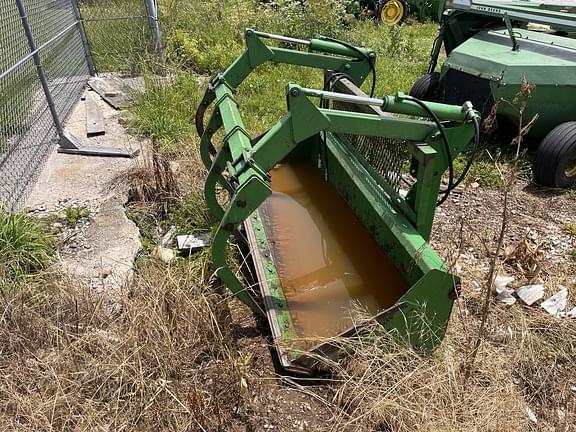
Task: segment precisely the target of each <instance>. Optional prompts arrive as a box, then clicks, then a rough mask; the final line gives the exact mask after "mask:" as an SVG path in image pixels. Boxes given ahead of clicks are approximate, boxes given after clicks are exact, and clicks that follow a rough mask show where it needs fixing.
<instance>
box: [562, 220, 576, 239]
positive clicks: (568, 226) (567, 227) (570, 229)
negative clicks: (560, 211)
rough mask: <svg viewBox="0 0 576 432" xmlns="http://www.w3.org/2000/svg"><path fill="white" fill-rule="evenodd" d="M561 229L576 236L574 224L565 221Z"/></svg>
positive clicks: (575, 225)
mask: <svg viewBox="0 0 576 432" xmlns="http://www.w3.org/2000/svg"><path fill="white" fill-rule="evenodd" d="M562 231H564V232H565V233H566V234H568V235H569V236H572V237H576V224H575V223H566V224H564V225H563V226H562Z"/></svg>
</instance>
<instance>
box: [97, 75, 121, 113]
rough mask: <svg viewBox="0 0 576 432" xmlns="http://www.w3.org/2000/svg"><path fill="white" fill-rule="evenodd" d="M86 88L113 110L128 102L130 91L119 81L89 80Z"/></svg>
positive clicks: (108, 79) (109, 79) (106, 79)
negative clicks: (96, 94) (88, 87)
mask: <svg viewBox="0 0 576 432" xmlns="http://www.w3.org/2000/svg"><path fill="white" fill-rule="evenodd" d="M88 86H90V88H91V89H92V90H94V91H95V92H96V93H98V94H99V95H100V97H101V98H102V99H103V100H104V101H105V102H106V103H107V104H109V105H110V106H111V107H112V108H114V109H117V110H119V109H121V108H122V106H123V105H126V104H127V103H128V101H129V95H128V94H129V93H130V91H129V90H130V89H129V88H127V86H126V85H124V84H123V83H122V81H121V80H120V79H114V78H100V77H96V78H91V79H90V80H88Z"/></svg>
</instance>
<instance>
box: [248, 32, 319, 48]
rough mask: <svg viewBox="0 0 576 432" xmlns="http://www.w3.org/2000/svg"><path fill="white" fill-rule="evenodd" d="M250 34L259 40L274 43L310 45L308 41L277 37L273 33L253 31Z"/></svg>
mask: <svg viewBox="0 0 576 432" xmlns="http://www.w3.org/2000/svg"><path fill="white" fill-rule="evenodd" d="M252 32H253V33H254V34H255V35H256V36H258V37H261V38H265V39H271V40H275V41H280V42H286V43H289V44H294V45H305V46H309V45H310V41H309V40H304V39H296V38H292V37H289V36H282V35H277V34H274V33H264V32H259V31H255V30H252Z"/></svg>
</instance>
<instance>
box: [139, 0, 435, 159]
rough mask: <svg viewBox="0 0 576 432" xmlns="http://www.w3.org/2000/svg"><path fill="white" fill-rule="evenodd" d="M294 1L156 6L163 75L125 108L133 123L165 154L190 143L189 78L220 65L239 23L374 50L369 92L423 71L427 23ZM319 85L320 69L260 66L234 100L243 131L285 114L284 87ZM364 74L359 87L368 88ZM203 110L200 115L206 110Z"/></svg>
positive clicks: (233, 53)
mask: <svg viewBox="0 0 576 432" xmlns="http://www.w3.org/2000/svg"><path fill="white" fill-rule="evenodd" d="M296 3H297V2H290V1H284V2H277V4H278V6H277V8H276V9H274V8H272V7H270V6H267V5H265V4H263V3H261V2H259V1H257V0H223V1H221V2H214V1H199V2H193V4H192V2H185V1H181V0H170V1H166V2H164V3H161V5H160V13H161V18H162V22H163V26H164V34H165V37H166V50H167V57H168V59H169V65H170V71H171V74H173V75H174V76H175V78H173V79H172V80H170V81H160V80H157V79H153V78H148V79H147V82H146V84H147V92H146V93H145V94H144V95H142V96H141V97H140V98H139V99H138V101H137V105H136V107H135V108H134V109H133V114H134V116H133V124H134V126H135V127H136V129H137V130H139V131H140V132H141V133H143V134H146V135H149V136H152V137H153V138H155V139H156V140H157V141H159V143H160V146H161V148H162V149H163V151H165V152H168V153H171V152H173V151H175V150H177V149H178V148H180V147H182V146H183V145H190V143H191V142H194V143H197V140H198V138H197V136H196V131H195V129H194V126H193V123H194V122H193V116H194V112H195V110H196V108H197V104H198V102H199V100H200V98H201V96H202V94H203V93H204V90H205V83H204V82H202V81H199V80H198V79H197V78H195V76H197V75H198V74H200V75H209V74H211V73H213V72H215V71H218V70H223V69H225V68H226V67H227V66H228V65H230V63H231V62H232V61H233V60H234V59H235V58H236V57H237V56H238V55H239V54H240V53H241V52H242V50H243V49H244V42H243V32H244V29H245V28H246V27H252V28H256V29H259V30H262V31H268V32H277V33H281V34H290V35H292V36H296V37H304V38H309V37H313V36H314V35H315V34H318V33H321V34H326V35H330V36H334V37H338V38H341V39H343V40H346V41H349V42H351V43H354V44H357V45H360V44H361V43H365V44H366V46H368V47H370V48H372V49H374V50H375V51H376V53H377V55H378V56H379V61H378V62H377V67H376V72H377V77H378V80H377V85H376V92H375V93H376V95H384V94H393V93H396V92H397V91H404V92H408V91H409V90H410V87H411V86H412V83H413V82H414V81H415V80H416V79H417V78H418V76H419V75H420V74H421V73H422V72H424V71H425V70H426V66H427V63H428V58H429V52H430V47H431V45H432V42H433V40H434V37H435V35H436V31H437V26H436V25H435V24H419V23H412V25H406V26H403V27H401V28H398V29H390V28H388V27H384V26H377V25H375V23H374V22H373V21H369V20H367V21H358V20H355V19H351V18H350V17H349V16H347V15H346V14H345V13H344V12H343V11H344V7H343V5H344V4H345V3H346V2H344V1H336V0H318V1H317V2H310V4H307V5H306V6H304V9H302V8H301V7H300V6H296V5H295V4H296ZM288 82H295V83H298V84H300V85H303V86H308V87H316V88H319V87H321V86H322V82H323V77H322V71H320V70H312V69H307V68H303V67H294V66H289V65H269V64H268V65H264V66H262V67H260V68H259V69H258V70H257V71H256V72H255V73H254V74H252V75H251V76H250V77H249V78H248V79H247V80H246V81H245V82H244V83H243V85H242V86H241V87H240V88H239V91H238V95H237V99H238V102H239V106H240V110H241V113H242V115H243V119H244V122H245V127H246V129H247V130H248V131H249V132H251V133H252V134H258V133H260V132H262V131H264V130H266V129H267V128H269V127H270V126H271V125H272V124H274V123H275V122H277V121H278V120H279V119H280V117H281V116H282V115H283V114H284V113H285V112H286V109H287V108H286V94H285V86H286V84H287V83H288ZM370 84H371V81H370V79H368V80H367V82H366V83H365V85H364V90H365V91H368V90H369V87H370ZM207 115H208V114H207Z"/></svg>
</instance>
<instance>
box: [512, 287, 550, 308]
mask: <svg viewBox="0 0 576 432" xmlns="http://www.w3.org/2000/svg"><path fill="white" fill-rule="evenodd" d="M516 295H517V296H518V297H519V298H520V299H521V300H522V301H523V302H524V303H525V304H526V305H528V306H532V305H533V304H534V303H536V302H537V301H538V300H540V299H541V298H542V297H544V285H540V284H538V285H524V286H521V287H520V288H516Z"/></svg>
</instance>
